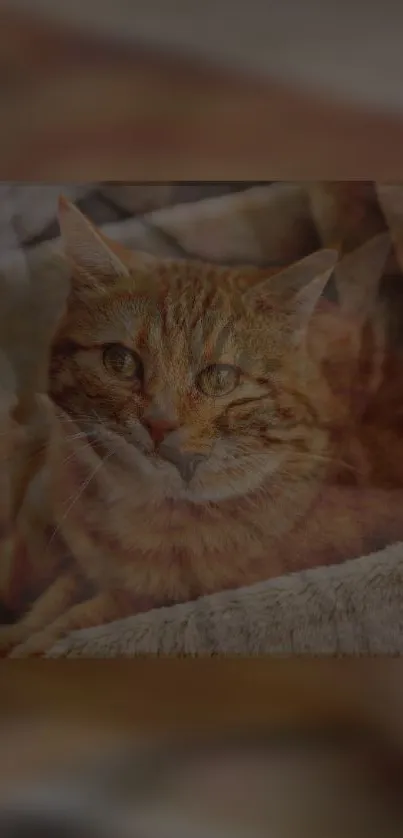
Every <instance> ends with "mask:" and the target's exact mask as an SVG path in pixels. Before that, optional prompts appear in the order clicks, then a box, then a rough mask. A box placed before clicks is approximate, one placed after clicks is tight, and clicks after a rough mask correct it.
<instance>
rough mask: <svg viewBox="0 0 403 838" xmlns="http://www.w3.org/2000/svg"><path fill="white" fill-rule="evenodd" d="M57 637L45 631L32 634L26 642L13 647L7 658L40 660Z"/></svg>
mask: <svg viewBox="0 0 403 838" xmlns="http://www.w3.org/2000/svg"><path fill="white" fill-rule="evenodd" d="M56 640H57V637H56V636H55V635H54V634H51V633H50V632H47V631H40V632H37V633H36V634H32V635H31V637H29V638H28V640H25V641H24V642H23V643H19V644H18V645H16V646H14V648H13V649H12V651H11V652H10V654H9V655H8V657H9V658H40V657H43V656H44V654H45V652H47V651H48V650H49V649H51V648H52V646H53V645H54V644H55V641H56Z"/></svg>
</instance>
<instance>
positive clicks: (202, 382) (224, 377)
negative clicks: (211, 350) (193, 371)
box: [196, 364, 240, 396]
mask: <svg viewBox="0 0 403 838" xmlns="http://www.w3.org/2000/svg"><path fill="white" fill-rule="evenodd" d="M239 378H240V372H239V370H238V369H237V367H232V366H231V365H230V364H210V366H208V367H205V368H204V370H202V371H201V372H200V373H199V375H198V376H197V379H196V384H197V387H198V389H199V390H201V392H202V393H204V394H205V395H206V396H228V394H229V393H232V391H233V390H235V387H237V385H238V384H239Z"/></svg>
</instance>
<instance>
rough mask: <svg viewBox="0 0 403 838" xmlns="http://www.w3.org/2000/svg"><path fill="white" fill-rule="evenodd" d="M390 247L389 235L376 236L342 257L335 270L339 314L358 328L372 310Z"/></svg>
mask: <svg viewBox="0 0 403 838" xmlns="http://www.w3.org/2000/svg"><path fill="white" fill-rule="evenodd" d="M391 245H392V242H391V238H390V235H389V233H380V234H379V235H377V236H374V237H373V238H371V239H369V240H368V241H367V242H365V244H363V245H361V246H360V247H358V248H356V249H355V250H353V251H352V252H351V253H348V254H346V255H345V256H343V257H342V258H341V260H340V262H339V263H338V265H337V266H336V268H335V272H334V280H335V285H336V289H337V296H338V301H339V306H340V310H341V311H340V313H341V315H342V316H343V317H346V318H348V319H349V320H352V321H354V322H355V323H356V325H357V326H358V327H359V328H362V327H363V326H364V325H365V323H366V322H367V320H368V319H369V318H370V317H372V315H373V314H374V313H375V311H376V307H377V304H378V298H379V288H380V282H381V279H382V276H383V272H384V269H385V265H386V262H387V259H388V256H389V253H390V250H391Z"/></svg>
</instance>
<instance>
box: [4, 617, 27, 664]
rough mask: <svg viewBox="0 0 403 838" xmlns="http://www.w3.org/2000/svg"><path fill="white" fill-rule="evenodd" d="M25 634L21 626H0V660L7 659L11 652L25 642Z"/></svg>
mask: <svg viewBox="0 0 403 838" xmlns="http://www.w3.org/2000/svg"><path fill="white" fill-rule="evenodd" d="M24 638H25V633H24V631H23V629H22V628H21V626H19V625H12V626H10V625H6V626H0V658H7V657H9V655H10V652H11V651H12V650H13V649H14V648H15V647H16V646H18V645H19V644H20V643H22V642H23V640H24Z"/></svg>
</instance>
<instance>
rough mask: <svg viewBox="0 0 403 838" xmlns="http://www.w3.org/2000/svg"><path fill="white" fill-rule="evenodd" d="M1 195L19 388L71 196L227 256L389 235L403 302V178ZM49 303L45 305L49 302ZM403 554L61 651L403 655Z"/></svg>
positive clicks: (6, 189) (186, 609) (104, 631)
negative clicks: (61, 202) (62, 197)
mask: <svg viewBox="0 0 403 838" xmlns="http://www.w3.org/2000/svg"><path fill="white" fill-rule="evenodd" d="M1 190H3V196H1V194H0V198H2V200H1V201H0V205H1V206H2V214H1V216H0V247H1V254H2V255H1V264H0V294H1V300H2V306H1V314H0V349H3V352H5V354H6V356H7V358H8V361H9V362H10V363H11V366H12V367H13V370H14V375H15V376H16V381H17V387H19V389H21V388H24V386H26V384H27V381H28V380H29V381H30V386H32V369H33V367H32V352H31V351H30V350H32V347H33V346H36V347H38V346H39V343H40V340H39V338H40V336H41V335H42V337H43V334H46V329H45V330H43V328H42V321H41V318H42V317H43V315H44V314H45V319H46V318H47V322H49V319H51V316H52V315H51V310H53V309H54V307H55V306H56V307H57V305H59V304H60V294H59V296H58V293H55V290H56V291H57V277H55V276H54V275H53V274H52V271H50V272H49V273H47V271H46V270H45V268H46V265H47V264H48V260H49V253H50V252H53V250H54V249H56V250H57V248H58V243H57V241H55V237H57V234H58V229H57V224H56V220H55V211H56V194H57V193H59V192H61V191H63V192H65V193H66V194H67V195H68V196H69V197H71V198H73V199H74V200H76V201H77V202H78V204H79V205H80V206H81V207H82V208H83V209H84V210H85V211H86V212H87V213H88V215H90V217H92V218H93V219H94V220H95V221H96V223H98V224H101V225H105V227H104V229H105V232H107V234H108V235H110V236H112V237H113V238H116V239H118V240H120V241H122V242H123V243H125V244H127V245H129V246H132V247H139V248H142V249H144V250H146V251H149V252H152V253H156V254H160V255H167V256H170V255H175V256H177V257H187V256H190V257H197V258H202V259H206V260H210V261H217V262H222V263H227V264H228V263H232V264H245V263H250V264H256V265H266V264H270V265H272V264H275V265H281V264H286V263H289V262H290V261H292V260H295V259H298V258H301V257H302V256H304V255H306V254H307V253H309V252H311V251H312V250H314V249H316V247H318V246H320V245H321V244H323V245H333V244H336V243H337V245H338V246H339V247H341V248H342V250H343V249H344V250H345V251H349V250H352V249H353V248H354V247H356V246H358V245H359V244H361V243H362V242H363V241H365V240H366V239H368V238H369V237H370V236H372V235H374V234H375V233H377V232H380V231H381V230H385V229H389V230H390V233H391V237H392V240H393V242H394V245H395V247H394V251H393V253H392V255H391V258H390V260H389V262H388V264H387V266H386V271H385V273H386V274H387V276H386V280H387V282H386V286H385V287H386V288H387V293H388V294H389V295H390V296H391V298H392V302H393V301H394V300H396V301H397V302H398V301H399V300H400V299H401V289H402V282H401V270H400V264H402V256H403V236H402V234H401V228H402V227H403V225H402V222H401V219H403V189H402V188H401V187H400V186H394V185H383V186H378V185H375V184H371V183H361V184H352V185H351V184H343V183H341V184H336V185H332V188H331V189H329V190H327V188H326V185H323V184H322V185H318V184H310V185H306V184H298V183H271V184H142V185H136V184H119V185H115V184H91V185H82V184H79V185H71V184H70V185H69V186H68V187H67V188H66V187H64V186H63V185H53V186H51V187H46V186H19V185H14V186H9V185H4V186H1V187H0V192H1ZM16 289H18V292H17V291H16ZM45 298H46V300H47V306H45V305H42V303H43V301H44V300H45ZM27 301H29V302H27ZM33 301H34V302H35V303H36V308H35V312H36V316H35V318H32V303H33ZM52 301H54V305H53V302H52ZM24 306H25V308H24ZM392 307H393V306H392ZM395 308H396V306H395ZM30 312H31V317H30V318H29V313H30ZM4 315H5V316H4ZM29 319H30V321H31V324H30V330H29V336H30V350H29V349H28V346H27V339H26V338H24V351H23V352H22V351H21V340H20V338H21V334H22V329H23V328H24V325H26V323H27V322H28V320H29ZM6 321H7V322H6ZM11 321H12V322H13V323H14V324H15V323H16V322H18V324H19V326H18V328H16V332H17V336H15V335H14V337H13V335H12V336H11V338H10V326H9V323H10V322H11ZM14 329H15V327H14ZM12 331H13V330H11V332H12ZM27 368H28V369H29V370H31V372H30V373H29V374H28V373H27ZM402 559H403V545H402V544H396V545H391V546H390V547H389V548H388V549H386V550H383V551H380V552H378V553H375V554H373V555H371V556H369V557H358V558H355V559H352V560H350V561H347V562H346V563H344V564H343V565H340V566H334V567H325V568H316V569H313V570H307V571H304V572H301V573H295V574H292V575H288V576H285V577H281V578H279V579H274V580H270V581H268V582H265V583H260V584H258V585H255V586H253V587H250V588H245V589H240V590H236V591H228V592H222V593H218V594H215V595H213V596H209V597H204V598H201V599H199V600H197V601H195V602H191V603H185V604H182V605H177V606H173V607H170V608H161V609H157V610H153V611H150V612H147V613H144V614H140V615H137V616H133V617H130V618H127V619H124V620H120V621H117V622H115V623H112V624H110V625H107V626H102V627H98V628H95V629H91V630H85V631H80V632H75V633H73V634H72V635H71V636H70V637H68V638H67V639H65V640H63V641H61V642H59V643H58V644H57V646H56V647H55V648H54V649H53V650H51V652H50V653H49V656H50V657H58V656H80V655H83V656H88V655H89V656H101V657H102V656H115V655H126V656H133V655H137V654H181V653H190V654H199V653H201V654H215V653H226V654H290V653H297V654H300V653H311V654H312V653H314V654H322V653H326V654H366V653H382V654H385V653H390V654H400V653H401V652H402V651H403V630H402V629H403V617H402V616H401V600H402V599H403V564H402Z"/></svg>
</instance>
